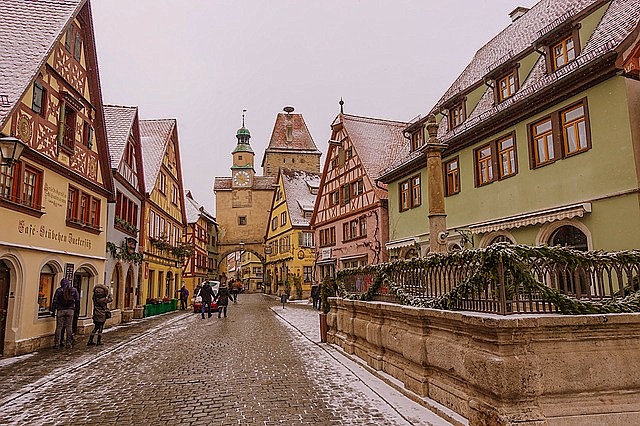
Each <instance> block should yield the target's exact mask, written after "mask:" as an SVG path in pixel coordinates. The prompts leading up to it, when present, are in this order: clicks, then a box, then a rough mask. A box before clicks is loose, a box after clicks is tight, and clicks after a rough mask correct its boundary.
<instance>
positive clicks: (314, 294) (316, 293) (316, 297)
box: [311, 285, 320, 309]
mask: <svg viewBox="0 0 640 426" xmlns="http://www.w3.org/2000/svg"><path fill="white" fill-rule="evenodd" d="M311 300H312V301H313V308H314V309H320V307H319V306H318V305H320V286H318V285H312V286H311Z"/></svg>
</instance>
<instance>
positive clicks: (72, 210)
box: [67, 186, 79, 220]
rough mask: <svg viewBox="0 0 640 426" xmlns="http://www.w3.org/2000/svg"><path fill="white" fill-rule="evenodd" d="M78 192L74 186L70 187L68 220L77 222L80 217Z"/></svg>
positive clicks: (68, 193)
mask: <svg viewBox="0 0 640 426" xmlns="http://www.w3.org/2000/svg"><path fill="white" fill-rule="evenodd" d="M78 198H79V197H78V190H77V189H76V188H74V187H72V186H69V191H68V192H67V219H68V220H75V218H76V217H77V215H78V202H79V200H78Z"/></svg>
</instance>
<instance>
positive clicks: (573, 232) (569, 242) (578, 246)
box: [549, 225, 589, 251]
mask: <svg viewBox="0 0 640 426" xmlns="http://www.w3.org/2000/svg"><path fill="white" fill-rule="evenodd" d="M549 245H550V246H562V247H569V248H572V249H575V250H581V251H587V250H588V248H589V246H588V244H587V236H586V235H585V234H584V232H582V231H581V230H579V229H578V228H576V227H575V226H571V225H564V226H561V227H560V228H558V229H556V230H555V231H553V234H551V238H549Z"/></svg>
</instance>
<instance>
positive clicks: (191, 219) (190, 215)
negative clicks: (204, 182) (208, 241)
mask: <svg viewBox="0 0 640 426" xmlns="http://www.w3.org/2000/svg"><path fill="white" fill-rule="evenodd" d="M184 199H185V201H186V202H185V208H186V212H185V213H186V215H187V223H188V224H192V223H196V222H197V221H198V219H199V218H200V217H201V216H203V217H204V218H205V219H208V220H210V221H212V222H215V219H214V217H213V216H212V215H211V214H209V212H207V210H205V208H204V207H203V206H202V205H201V204H199V203H198V202H197V201H196V200H194V199H193V195H191V191H190V190H188V189H186V190H185V191H184Z"/></svg>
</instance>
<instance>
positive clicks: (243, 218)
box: [238, 216, 247, 226]
mask: <svg viewBox="0 0 640 426" xmlns="http://www.w3.org/2000/svg"><path fill="white" fill-rule="evenodd" d="M246 224H247V217H246V216H238V225H241V226H242V225H246Z"/></svg>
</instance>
